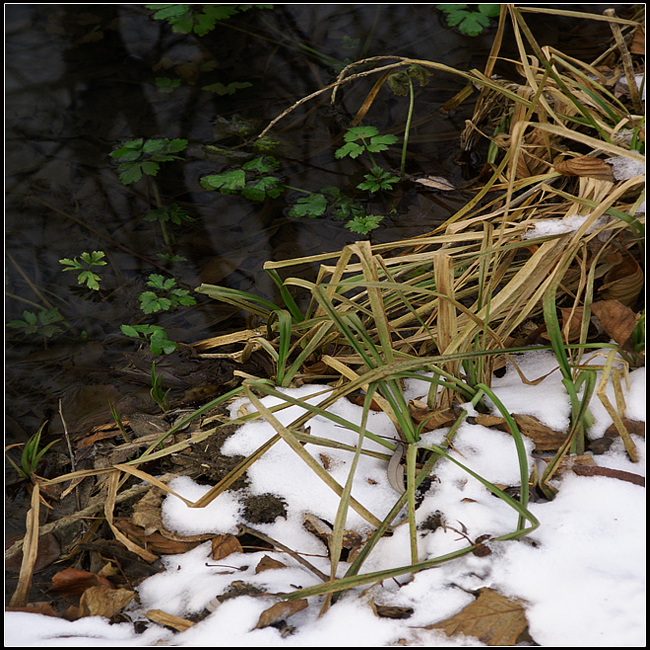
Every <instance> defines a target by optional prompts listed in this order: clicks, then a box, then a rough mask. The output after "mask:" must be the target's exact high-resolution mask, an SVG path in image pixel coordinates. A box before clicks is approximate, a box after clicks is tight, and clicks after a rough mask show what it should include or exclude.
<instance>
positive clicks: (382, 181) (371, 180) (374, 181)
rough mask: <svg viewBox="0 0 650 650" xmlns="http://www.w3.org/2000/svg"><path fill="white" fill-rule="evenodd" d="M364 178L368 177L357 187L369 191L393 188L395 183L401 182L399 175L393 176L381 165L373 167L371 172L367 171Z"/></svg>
mask: <svg viewBox="0 0 650 650" xmlns="http://www.w3.org/2000/svg"><path fill="white" fill-rule="evenodd" d="M364 178H365V179H366V180H365V181H363V182H362V183H359V184H358V185H357V188H358V189H360V190H365V191H367V192H379V191H380V190H392V189H393V185H394V184H395V183H399V178H397V176H392V175H391V174H390V172H387V171H386V170H385V169H382V168H381V167H373V168H372V169H371V170H370V172H369V173H367V174H366V175H365V176H364Z"/></svg>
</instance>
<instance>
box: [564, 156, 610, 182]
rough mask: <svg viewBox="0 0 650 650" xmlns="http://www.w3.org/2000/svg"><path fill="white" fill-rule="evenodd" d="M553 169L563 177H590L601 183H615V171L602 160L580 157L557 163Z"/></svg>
mask: <svg viewBox="0 0 650 650" xmlns="http://www.w3.org/2000/svg"><path fill="white" fill-rule="evenodd" d="M553 168H554V169H555V171H556V172H559V173H560V174H562V176H588V177H589V178H596V179H598V180H601V181H609V182H611V183H613V182H614V180H615V179H614V171H613V170H612V168H611V166H610V165H608V164H607V163H606V162H605V161H604V160H601V159H600V158H592V157H591V156H578V157H577V158H571V159H570V160H563V161H562V162H558V163H555V164H554V165H553Z"/></svg>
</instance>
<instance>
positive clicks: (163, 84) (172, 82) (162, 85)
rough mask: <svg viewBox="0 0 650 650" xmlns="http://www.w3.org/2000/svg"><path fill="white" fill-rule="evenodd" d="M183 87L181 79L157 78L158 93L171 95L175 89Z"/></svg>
mask: <svg viewBox="0 0 650 650" xmlns="http://www.w3.org/2000/svg"><path fill="white" fill-rule="evenodd" d="M180 85H181V80H180V79H170V78H169V77H156V86H157V87H158V92H161V93H171V92H173V91H174V89H175V88H178V87H179V86H180Z"/></svg>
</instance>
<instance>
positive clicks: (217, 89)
mask: <svg viewBox="0 0 650 650" xmlns="http://www.w3.org/2000/svg"><path fill="white" fill-rule="evenodd" d="M252 85H253V84H252V83H250V82H248V81H232V82H231V83H229V84H228V85H227V86H224V85H223V84H222V83H214V84H208V85H207V86H203V87H202V88H201V90H209V91H210V92H211V93H215V94H217V95H234V94H235V93H236V92H237V91H238V90H240V89H241V88H249V87H251V86H252Z"/></svg>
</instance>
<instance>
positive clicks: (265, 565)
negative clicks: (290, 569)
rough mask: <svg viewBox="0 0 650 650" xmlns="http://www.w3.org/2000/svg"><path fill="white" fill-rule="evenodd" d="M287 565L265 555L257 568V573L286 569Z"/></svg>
mask: <svg viewBox="0 0 650 650" xmlns="http://www.w3.org/2000/svg"><path fill="white" fill-rule="evenodd" d="M286 566H287V565H286V564H282V562H280V560H274V559H273V558H272V557H269V556H268V555H265V556H264V557H263V558H262V559H261V560H260V561H259V562H258V563H257V566H256V567H255V573H262V571H268V570H269V569H284V568H285V567H286Z"/></svg>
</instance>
